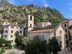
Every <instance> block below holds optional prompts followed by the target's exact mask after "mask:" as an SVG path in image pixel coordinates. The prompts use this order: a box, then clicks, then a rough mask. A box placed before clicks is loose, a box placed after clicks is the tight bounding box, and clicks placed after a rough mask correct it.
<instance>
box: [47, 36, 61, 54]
mask: <svg viewBox="0 0 72 54" xmlns="http://www.w3.org/2000/svg"><path fill="white" fill-rule="evenodd" d="M59 51H61V46H60V45H59V43H58V40H57V39H56V38H55V37H53V38H52V39H49V42H48V52H49V53H50V54H51V52H52V53H53V54H58V52H59Z"/></svg>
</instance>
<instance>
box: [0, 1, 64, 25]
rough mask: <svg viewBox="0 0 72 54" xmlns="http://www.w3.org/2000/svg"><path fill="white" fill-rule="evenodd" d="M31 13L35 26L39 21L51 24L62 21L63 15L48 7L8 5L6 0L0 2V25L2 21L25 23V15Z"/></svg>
mask: <svg viewBox="0 0 72 54" xmlns="http://www.w3.org/2000/svg"><path fill="white" fill-rule="evenodd" d="M27 13H31V14H33V15H34V16H35V24H37V23H39V22H40V21H41V20H48V21H50V22H52V23H53V24H55V23H59V22H61V21H62V20H64V17H63V15H62V14H61V13H60V12H59V11H58V10H56V9H52V8H50V7H47V8H46V7H38V6H35V5H34V4H29V5H25V4H24V5H18V6H15V5H13V4H9V3H8V2H7V1H6V0H1V1H0V18H1V20H0V23H2V22H3V21H11V22H18V23H19V24H23V23H25V20H26V14H27Z"/></svg>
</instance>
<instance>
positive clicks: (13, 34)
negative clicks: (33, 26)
mask: <svg viewBox="0 0 72 54" xmlns="http://www.w3.org/2000/svg"><path fill="white" fill-rule="evenodd" d="M5 30H7V31H8V33H5V32H4V33H3V38H4V39H6V40H8V41H11V40H13V42H12V44H15V42H14V41H15V33H16V31H19V27H18V28H17V26H14V28H11V26H8V28H5V26H4V31H5ZM11 30H12V31H13V33H11ZM5 35H7V37H6V38H5V37H4V36H5ZM11 35H12V37H11Z"/></svg>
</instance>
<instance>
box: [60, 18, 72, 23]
mask: <svg viewBox="0 0 72 54" xmlns="http://www.w3.org/2000/svg"><path fill="white" fill-rule="evenodd" d="M71 20H72V19H70V20H64V21H62V22H61V23H68V22H69V21H71Z"/></svg>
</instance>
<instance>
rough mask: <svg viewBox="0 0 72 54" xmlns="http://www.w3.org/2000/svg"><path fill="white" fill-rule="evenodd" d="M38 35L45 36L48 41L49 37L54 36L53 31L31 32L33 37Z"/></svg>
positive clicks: (30, 35) (30, 34)
mask: <svg viewBox="0 0 72 54" xmlns="http://www.w3.org/2000/svg"><path fill="white" fill-rule="evenodd" d="M37 35H39V36H40V37H43V38H44V39H45V40H47V41H48V39H50V38H51V37H53V33H29V37H30V38H33V37H35V36H37Z"/></svg>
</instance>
